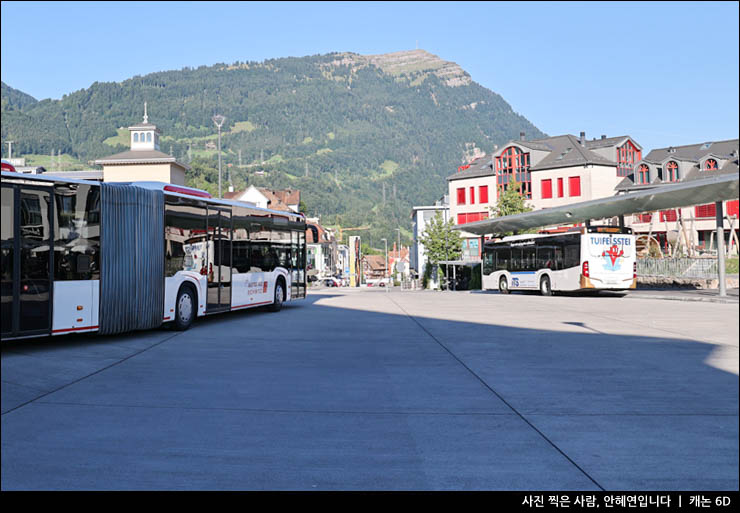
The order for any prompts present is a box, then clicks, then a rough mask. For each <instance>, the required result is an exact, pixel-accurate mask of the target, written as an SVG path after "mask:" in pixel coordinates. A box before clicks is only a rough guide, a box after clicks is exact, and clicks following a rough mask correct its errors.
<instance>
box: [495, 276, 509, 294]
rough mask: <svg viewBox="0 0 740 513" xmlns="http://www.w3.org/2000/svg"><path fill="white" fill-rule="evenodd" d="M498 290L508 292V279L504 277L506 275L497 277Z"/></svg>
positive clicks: (502, 292)
mask: <svg viewBox="0 0 740 513" xmlns="http://www.w3.org/2000/svg"><path fill="white" fill-rule="evenodd" d="M498 291H499V292H500V293H501V294H508V293H509V292H510V291H509V281H508V280H507V279H506V276H502V277H501V278H499V279H498Z"/></svg>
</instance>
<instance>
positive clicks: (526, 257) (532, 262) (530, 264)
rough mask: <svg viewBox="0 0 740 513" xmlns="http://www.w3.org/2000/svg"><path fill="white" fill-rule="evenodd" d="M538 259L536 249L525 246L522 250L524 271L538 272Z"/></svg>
mask: <svg viewBox="0 0 740 513" xmlns="http://www.w3.org/2000/svg"><path fill="white" fill-rule="evenodd" d="M536 270H537V259H536V258H535V247H534V246H525V247H523V248H522V271H536Z"/></svg>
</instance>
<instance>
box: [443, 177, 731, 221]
mask: <svg viewBox="0 0 740 513" xmlns="http://www.w3.org/2000/svg"><path fill="white" fill-rule="evenodd" d="M737 197H738V174H737V173H732V174H723V175H716V176H711V177H708V178H701V179H697V180H691V181H689V182H681V183H676V184H669V185H660V186H658V187H655V188H652V189H647V190H642V191H638V192H631V193H627V194H621V195H617V196H611V197H608V198H601V199H596V200H591V201H584V202H581V203H573V204H571V205H563V206H560V207H554V208H547V209H541V210H535V211H533V212H525V213H523V214H514V215H510V216H504V217H494V218H491V219H486V220H483V221H476V222H473V223H467V224H461V225H457V226H455V227H454V228H453V229H455V230H460V231H465V232H468V233H474V234H476V235H488V234H500V233H505V232H517V231H520V230H528V229H531V228H541V227H543V226H555V225H560V224H573V223H582V222H586V221H590V220H592V219H604V218H610V217H615V216H623V215H627V214H635V213H639V212H654V211H656V210H667V209H672V208H678V207H688V206H691V205H701V204H704V203H715V202H717V201H725V200H732V199H737Z"/></svg>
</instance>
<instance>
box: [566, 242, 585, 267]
mask: <svg viewBox="0 0 740 513" xmlns="http://www.w3.org/2000/svg"><path fill="white" fill-rule="evenodd" d="M563 249H564V258H563V260H564V262H563V266H564V268H565V269H570V268H571V267H578V266H580V265H581V244H580V242H579V243H576V244H566V245H565V247H564V248H563Z"/></svg>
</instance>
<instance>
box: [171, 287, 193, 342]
mask: <svg viewBox="0 0 740 513" xmlns="http://www.w3.org/2000/svg"><path fill="white" fill-rule="evenodd" d="M195 305H196V296H195V292H194V291H193V287H191V286H190V285H183V286H182V287H180V291H179V292H178V293H177V301H175V307H176V311H175V329H176V330H178V331H184V330H186V329H188V328H189V327H190V325H191V324H193V319H195V315H196V310H195Z"/></svg>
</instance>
